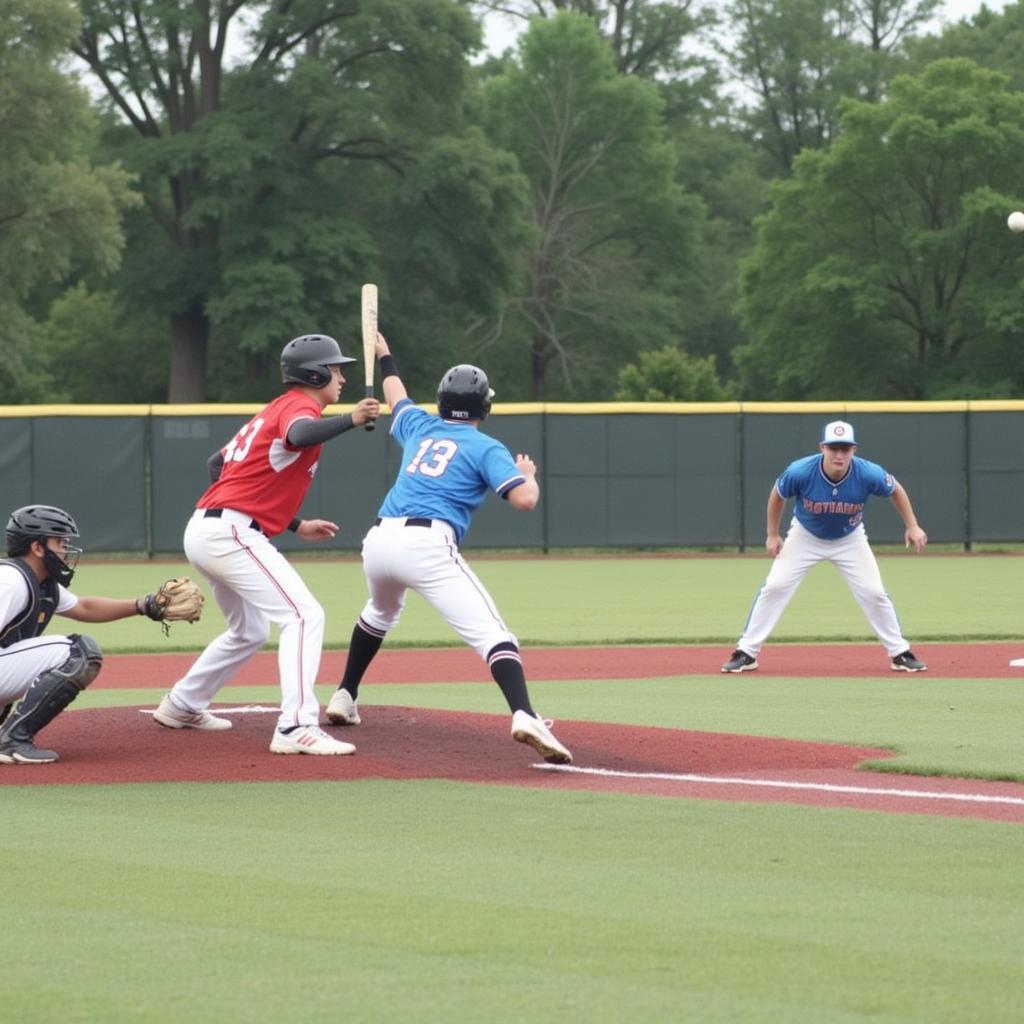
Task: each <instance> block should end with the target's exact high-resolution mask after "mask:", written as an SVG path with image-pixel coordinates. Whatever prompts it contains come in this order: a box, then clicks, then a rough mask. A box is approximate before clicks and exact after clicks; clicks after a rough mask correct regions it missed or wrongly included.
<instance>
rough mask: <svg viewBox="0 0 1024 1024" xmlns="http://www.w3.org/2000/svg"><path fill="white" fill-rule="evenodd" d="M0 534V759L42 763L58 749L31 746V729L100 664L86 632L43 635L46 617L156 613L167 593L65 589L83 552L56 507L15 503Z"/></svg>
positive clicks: (72, 526)
mask: <svg viewBox="0 0 1024 1024" xmlns="http://www.w3.org/2000/svg"><path fill="white" fill-rule="evenodd" d="M6 536H7V558H5V559H0V723H2V724H0V764H48V763H49V762H51V761H56V760H57V754H56V753H55V752H54V751H52V750H43V749H40V748H39V747H37V746H36V745H35V737H36V733H38V732H39V731H40V730H41V729H42V728H43V727H44V726H45V725H48V724H49V723H50V722H52V721H53V720H54V719H55V718H56V717H57V715H59V714H60V713H61V711H63V710H64V709H65V708H66V707H67V706H68V705H69V704H70V703H71V702H72V701H73V700H74V699H75V698H76V697H77V696H78V695H79V693H81V692H82V690H84V689H85V688H86V687H87V686H88V685H89V684H90V683H91V682H92V681H93V680H94V679H95V678H96V676H97V675H98V674H99V671H100V668H101V666H102V664H103V652H102V651H101V650H100V646H99V644H98V643H97V642H96V641H95V640H94V639H93V638H92V637H91V636H86V635H84V634H77V633H70V634H68V635H67V636H53V635H48V636H46V637H43V636H42V633H43V631H44V630H45V629H46V627H47V626H48V625H49V622H50V619H51V618H52V617H53V616H54V615H61V616H64V617H65V618H68V619H74V620H75V621H77V622H113V621H114V620H115V619H125V618H128V617H129V616H131V615H146V614H149V615H150V617H151V618H153V617H156V612H158V611H159V612H161V615H160V618H161V619H162V618H163V617H164V614H165V613H166V608H167V607H168V606H169V605H170V603H171V597H168V598H167V599H166V600H165V601H164V605H163V607H158V598H159V592H158V594H157V595H148V594H147V595H146V596H145V597H140V598H123V599H119V598H111V597H76V596H75V595H74V594H72V593H71V592H70V591H69V590H68V589H67V588H68V586H69V585H70V584H71V580H72V577H73V576H74V575H75V568H76V566H77V564H78V558H79V555H81V553H82V552H81V548H78V547H76V546H75V545H74V544H73V543H72V541H73V540H76V539H77V538H78V526H77V525H76V523H75V521H74V519H72V518H71V516H70V515H69V514H68V513H67V512H65V511H64V510H63V509H59V508H54V507H53V506H52V505H26V506H25V507H24V508H19V509H15V511H14V512H12V513H11V516H10V519H9V520H8V521H7V531H6ZM193 586H194V584H193ZM201 596H202V595H200V602H199V603H200V607H201V603H202V602H201ZM193 603H194V602H193ZM147 605H149V608H151V609H152V611H150V610H148V609H147ZM190 614H191V612H190ZM178 617H181V618H185V617H187V616H186V615H180V616H178Z"/></svg>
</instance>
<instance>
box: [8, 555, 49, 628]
mask: <svg viewBox="0 0 1024 1024" xmlns="http://www.w3.org/2000/svg"><path fill="white" fill-rule="evenodd" d="M0 565H12V566H14V568H15V569H17V570H18V572H20V573H21V575H22V576H24V577H25V582H26V583H27V584H28V592H29V598H28V604H27V605H25V607H24V609H22V611H21V612H19V613H18V614H17V615H16V616H15V617H14V618H13V619H12V620H11V621H10V622H3V623H0V648H4V647H10V646H11V644H16V643H17V642H18V641H19V640H31V639H32V638H33V637H36V636H39V634H40V633H42V632H43V630H44V629H46V627H47V626H48V625H49V624H50V619H52V618H53V613H54V612H55V611H56V610H57V595H58V590H57V584H56V582H55V581H54V580H43V582H42V583H40V582H39V580H37V579H36V574H35V573H34V572H33V571H32V570H31V569H30V568H29V567H28V566H27V565H26V564H25V563H24V562H23V561H21V559H20V558H0Z"/></svg>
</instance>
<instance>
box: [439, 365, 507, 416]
mask: <svg viewBox="0 0 1024 1024" xmlns="http://www.w3.org/2000/svg"><path fill="white" fill-rule="evenodd" d="M493 397H494V392H493V391H492V390H491V387H490V385H489V384H488V383H487V374H486V373H484V371H483V370H481V369H480V368H479V367H478V366H470V365H469V364H468V363H460V364H459V365H458V366H453V367H452V368H451V369H450V370H449V371H448V372H447V373H446V374H445V375H444V376H443V377H442V378H441V383H440V384H438V386H437V411H438V412H439V413H440V414H441V416H442V418H443V419H446V420H482V419H484V418H485V417H486V416H487V414H488V413H489V412H490V411H491V399H492V398H493Z"/></svg>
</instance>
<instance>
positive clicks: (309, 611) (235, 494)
mask: <svg viewBox="0 0 1024 1024" xmlns="http://www.w3.org/2000/svg"><path fill="white" fill-rule="evenodd" d="M354 362H355V360H354V359H350V358H348V357H346V356H343V355H342V353H341V349H340V348H339V347H338V343H337V342H336V341H335V340H334V339H333V338H330V337H328V336H327V335H324V334H305V335H303V336H302V337H299V338H295V339H293V340H292V341H290V342H288V344H287V345H286V346H285V347H284V351H283V352H282V353H281V377H282V380H283V381H284V383H285V384H286V385H287V390H286V391H285V393H284V394H283V395H281V396H279V397H278V398H275V399H274V401H272V402H271V403H270V404H269V405H268V406H266V407H265V408H264V409H261V410H260V412H259V414H258V415H256V416H255V417H254V418H253V419H251V420H250V421H249V422H248V423H246V424H245V426H243V427H242V428H241V429H240V430H239V431H238V433H237V434H235V436H234V437H233V438H232V439H231V440H230V441H229V442H228V444H227V445H225V447H224V448H222V449H221V450H220V451H218V452H216V453H214V455H213V456H212V457H211V459H210V461H209V466H210V477H211V479H212V480H213V483H212V484H211V486H210V487H209V488H208V489H207V490H206V492H205V493H204V494H203V495H202V497H201V498H200V499H199V501H198V502H197V503H196V510H195V513H194V514H193V516H192V518H191V519H190V520H189V523H188V526H187V527H186V529H185V541H184V546H185V554H186V555H187V556H188V560H189V561H190V562H191V563H192V565H193V566H195V568H196V569H197V570H198V571H199V572H201V573H202V574H203V576H205V577H206V579H207V580H208V581H209V584H210V588H211V590H212V591H213V596H214V599H215V600H216V602H217V604H218V605H219V606H220V609H221V611H222V612H223V613H224V618H225V619H226V620H227V626H228V628H227V630H226V631H225V632H223V633H222V634H221V635H220V636H218V637H217V638H216V639H215V640H213V641H211V642H210V644H209V645H208V646H207V648H206V650H205V651H203V653H202V654H201V655H200V656H199V658H198V659H197V660H196V662H195V663H194V664H193V665H192V667H191V668H190V669H189V670H188V672H187V673H186V675H185V676H184V678H182V679H179V680H178V682H176V683H175V684H174V686H173V687H172V689H171V691H170V693H168V694H167V696H165V697H164V699H163V700H162V701H161V702H160V706H159V708H158V709H157V710H156V712H155V713H154V715H153V717H154V719H155V720H156V721H157V722H158V723H160V725H164V726H167V727H168V728H171V729H203V730H215V729H230V728H231V722H230V721H229V720H228V719H226V718H217V717H215V716H214V715H212V714H210V712H209V710H208V709H209V706H210V702H211V701H212V700H213V699H214V697H215V696H216V695H217V693H218V692H219V691H220V689H221V687H222V686H224V684H225V683H227V682H228V681H229V680H230V679H231V677H232V676H233V675H234V674H235V673H236V672H237V671H238V669H239V668H241V666H242V665H244V664H245V662H246V661H248V660H249V658H251V657H252V656H253V654H255V653H256V652H257V651H258V650H259V649H260V648H261V647H262V646H263V645H264V643H266V641H267V638H268V637H269V635H270V626H271V624H274V625H276V626H278V627H279V628H280V631H281V636H280V641H279V644H278V668H279V672H280V679H281V713H280V716H279V718H278V721H277V727H276V729H275V730H274V736H273V739H272V741H271V743H270V750H271V751H272V752H273V753H275V754H351V753H354V752H355V747H354V746H352V744H350V743H341V742H339V741H338V740H336V739H334V738H333V737H332V736H328V735H327V733H325V732H324V731H323V730H322V729H321V728H320V726H319V718H320V704H319V701H318V700H317V698H316V694H315V692H314V689H313V687H314V685H315V683H316V674H317V670H318V669H319V666H320V655H321V650H322V647H323V636H324V612H323V608H321V606H320V604H319V602H318V601H317V600H316V599H315V598H314V597H313V595H312V594H311V593H310V591H309V589H308V587H307V586H306V584H305V583H304V582H303V580H302V578H301V577H300V576H299V574H298V573H297V572H296V571H295V569H293V568H292V566H291V565H290V564H289V563H288V561H287V560H286V559H285V557H284V556H283V555H282V554H281V552H280V551H278V550H277V548H275V547H274V545H273V544H271V543H270V538H271V537H274V536H276V535H277V534H279V533H281V532H282V531H283V530H285V529H289V530H292V531H293V532H294V533H296V534H298V536H300V537H302V538H303V539H304V540H325V539H327V538H329V537H333V536H334V535H335V534H336V533H337V531H338V526H337V524H336V523H332V522H330V521H329V520H326V519H298V518H296V516H297V514H298V510H299V508H300V506H301V505H302V501H303V499H304V498H305V496H306V492H307V491H308V490H309V486H310V484H311V483H312V481H313V476H314V474H315V473H316V468H317V460H318V459H319V457H320V448H321V445H322V444H323V442H324V441H326V440H328V439H329V438H331V437H334V436H336V435H337V434H340V433H342V432H344V431H346V430H351V429H352V428H353V427H355V426H362V425H364V424H366V423H368V422H369V421H371V420H374V419H376V418H377V416H378V415H379V414H380V404H379V403H378V402H377V400H376V399H374V398H364V399H363V400H362V401H361V402H360V403H359V404H358V405H357V406H356V407H355V409H354V410H353V411H352V412H351V413H345V414H343V415H341V416H327V417H325V416H322V413H323V410H324V409H325V408H326V407H327V406H328V405H330V404H332V403H334V402H337V401H338V398H339V396H340V395H341V389H342V387H343V385H344V383H345V378H344V377H343V376H342V373H341V367H342V365H344V364H345V363H354Z"/></svg>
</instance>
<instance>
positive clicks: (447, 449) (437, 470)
mask: <svg viewBox="0 0 1024 1024" xmlns="http://www.w3.org/2000/svg"><path fill="white" fill-rule="evenodd" d="M458 450H459V446H458V445H457V444H456V443H455V442H454V441H448V440H441V441H435V440H434V439H433V438H432V437H425V438H424V439H423V441H422V442H421V443H420V447H419V450H418V451H417V452H416V454H415V455H414V456H413V460H412V462H410V463H409V465H408V466H406V467H405V471H406V473H413V474H415V473H421V474H422V475H423V476H442V475H443V474H444V471H445V470H446V469H447V468H448V464H449V463H450V462H451V461H452V459H454V458H455V454H456V453H457V452H458ZM428 455H429V457H428Z"/></svg>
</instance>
